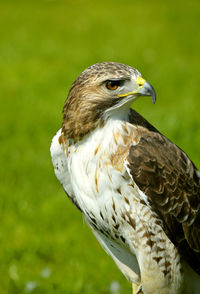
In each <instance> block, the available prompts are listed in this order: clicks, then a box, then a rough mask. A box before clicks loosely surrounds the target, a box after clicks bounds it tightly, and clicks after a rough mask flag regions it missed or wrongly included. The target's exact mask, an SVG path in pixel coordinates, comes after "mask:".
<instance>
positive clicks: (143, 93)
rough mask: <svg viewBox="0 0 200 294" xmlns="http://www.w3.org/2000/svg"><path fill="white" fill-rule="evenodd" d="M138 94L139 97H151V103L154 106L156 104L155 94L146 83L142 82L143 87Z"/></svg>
mask: <svg viewBox="0 0 200 294" xmlns="http://www.w3.org/2000/svg"><path fill="white" fill-rule="evenodd" d="M138 94H139V95H141V96H151V97H152V102H153V104H155V102H156V92H155V90H154V88H153V87H152V85H151V84H149V83H148V82H147V81H145V82H144V86H143V87H142V88H141V89H140V90H139V91H138Z"/></svg>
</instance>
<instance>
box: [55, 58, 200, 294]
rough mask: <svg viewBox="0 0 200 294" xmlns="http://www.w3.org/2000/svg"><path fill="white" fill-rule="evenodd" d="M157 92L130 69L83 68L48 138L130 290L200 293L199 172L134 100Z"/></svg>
mask: <svg viewBox="0 0 200 294" xmlns="http://www.w3.org/2000/svg"><path fill="white" fill-rule="evenodd" d="M140 96H152V99H153V102H155V91H154V89H153V87H152V86H151V85H150V84H149V83H147V82H146V81H145V80H144V79H143V78H142V77H141V74H140V73H139V72H138V71H137V70H136V69H134V68H132V67H130V66H127V65H124V64H120V63H113V62H104V63H98V64H95V65H93V66H91V67H89V68H87V69H86V70H85V71H84V72H83V73H82V74H81V75H80V76H79V77H78V78H77V79H76V80H75V82H74V83H73V84H72V87H71V89H70V91H69V95H68V98H67V100H66V102H65V105H64V108H63V123H62V128H61V129H60V130H59V131H58V132H57V134H56V135H55V137H54V138H53V141H52V144H51V156H52V161H53V165H54V169H55V174H56V176H57V178H58V180H59V181H60V183H61V184H62V186H63V188H64V190H65V192H66V193H67V195H68V196H69V198H70V199H71V201H72V202H73V203H74V204H75V206H76V207H77V208H78V209H79V210H80V211H81V212H82V214H83V216H84V218H85V220H86V222H87V223H88V225H89V226H90V227H91V229H92V231H93V233H94V235H95V236H96V238H97V239H98V241H99V242H100V243H101V245H102V246H103V248H104V249H105V250H106V252H107V253H108V254H109V255H110V256H111V257H112V258H113V259H114V261H115V263H116V264H117V266H118V267H119V269H120V270H121V271H122V273H123V274H124V275H125V276H126V277H127V278H128V280H130V281H131V282H132V284H133V293H139V292H141V293H144V294H192V293H193V294H199V293H200V278H199V274H200V174H199V172H198V171H197V169H196V167H195V165H194V164H193V162H192V161H191V160H190V159H189V158H188V156H187V155H186V154H185V153H184V152H183V151H182V150H181V149H180V148H178V147H177V146H176V145H175V144H173V143H172V142H171V141H169V140H168V139H167V138H165V137H164V136H163V135H162V134H160V133H159V131H157V130H156V129H155V128H154V127H153V126H152V125H151V124H149V123H148V122H147V121H146V120H145V119H144V118H143V117H142V116H140V115H139V114H138V113H137V112H136V111H134V110H132V109H131V108H130V105H131V104H132V103H133V101H134V100H136V99H137V98H139V97H140Z"/></svg>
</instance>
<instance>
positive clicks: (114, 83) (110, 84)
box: [106, 80, 122, 91]
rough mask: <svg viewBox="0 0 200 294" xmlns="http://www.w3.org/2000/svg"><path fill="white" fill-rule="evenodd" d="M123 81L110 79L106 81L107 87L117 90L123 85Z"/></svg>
mask: <svg viewBox="0 0 200 294" xmlns="http://www.w3.org/2000/svg"><path fill="white" fill-rule="evenodd" d="M121 82H122V81H111V80H109V81H107V82H106V88H107V89H108V90H111V91H113V90H116V89H117V88H118V87H119V86H120V85H121Z"/></svg>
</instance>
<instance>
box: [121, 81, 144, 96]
mask: <svg viewBox="0 0 200 294" xmlns="http://www.w3.org/2000/svg"><path fill="white" fill-rule="evenodd" d="M136 82H137V85H138V89H137V90H136V91H132V92H128V93H124V94H119V95H117V96H118V97H126V96H129V95H133V94H137V93H138V91H139V90H140V89H142V88H143V87H144V83H145V82H146V81H145V79H143V78H141V77H137V79H136Z"/></svg>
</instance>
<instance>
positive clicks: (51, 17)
mask: <svg viewBox="0 0 200 294" xmlns="http://www.w3.org/2000/svg"><path fill="white" fill-rule="evenodd" d="M199 15H200V2H199V0H196V1H195V0H190V1H184V0H183V1H172V0H168V1H158V0H157V1H154V0H152V1H147V0H146V1H145V0H141V1H131V0H123V1H117V0H111V1H108V0H101V1H90V0H85V1H81V0H77V1H75V0H71V1H70V0H68V1H64V0H57V1H45V0H40V1H39V0H29V1H16V0H7V1H1V2H0V40H1V42H0V93H1V98H0V99H1V107H0V120H1V124H0V136H1V145H0V150H1V152H0V154H1V165H0V172H1V182H2V183H1V193H0V195H1V201H0V220H1V221H0V294H4V293H12V294H15V293H16V294H18V293H20V294H23V293H34V294H35V293H38V294H39V293H48V294H51V293H58V294H61V293H73V294H78V293H88V294H92V293H102V294H108V293H116V294H121V293H131V285H130V284H129V283H128V282H127V281H126V280H125V278H124V277H123V276H122V274H121V273H120V272H119V271H118V269H117V268H116V267H115V265H114V263H113V261H112V260H111V258H110V257H108V256H107V255H106V254H105V252H104V251H103V250H102V249H101V247H100V245H99V244H98V243H97V241H96V240H95V238H94V237H93V235H92V233H91V232H90V230H89V229H88V228H87V226H86V224H85V223H84V221H83V219H82V216H81V215H80V213H79V212H78V211H77V210H76V209H75V208H74V207H73V206H72V204H71V203H70V201H69V200H68V199H67V197H66V196H65V194H64V192H63V190H62V188H61V186H60V184H59V183H58V181H57V180H56V178H55V175H54V172H53V168H52V164H51V159H50V154H49V146H50V143H51V139H52V137H53V135H54V134H55V132H56V131H57V130H58V129H59V128H60V126H61V120H62V106H63V104H64V101H65V98H66V96H67V92H68V90H69V87H70V85H71V83H72V82H73V80H74V79H75V78H76V77H77V75H78V74H79V73H80V72H81V71H82V70H84V69H85V68H86V67H88V66H89V65H91V64H93V63H96V62H101V61H118V62H123V63H126V64H129V65H132V66H133V67H136V68H137V69H139V70H140V71H141V72H142V74H143V76H144V77H145V78H146V79H147V80H148V81H149V82H150V83H151V84H152V85H153V86H154V87H155V89H156V92H157V103H156V104H155V105H152V103H151V101H150V99H148V98H143V99H140V100H138V101H137V102H136V103H135V105H134V107H135V108H136V109H137V110H138V111H139V112H140V113H141V114H143V115H144V116H145V117H146V118H147V119H148V120H149V121H150V122H152V123H153V124H154V125H155V126H156V127H157V128H158V129H159V130H160V131H161V132H163V133H164V134H165V135H166V136H167V137H169V138H170V139H171V140H173V141H174V142H175V143H176V144H177V145H179V146H180V147H181V148H182V149H184V150H185V151H186V153H187V154H188V155H189V156H190V157H191V158H192V160H193V161H194V162H195V163H196V165H197V166H198V167H200V155H199V150H200V116H199V113H200V99H199V94H200V75H199V73H200V71H199V66H200V63H199V52H200V30H199V27H200V17H199Z"/></svg>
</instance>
